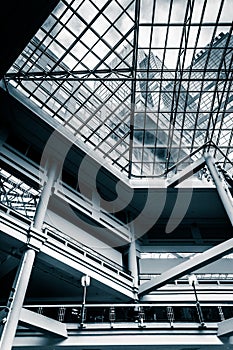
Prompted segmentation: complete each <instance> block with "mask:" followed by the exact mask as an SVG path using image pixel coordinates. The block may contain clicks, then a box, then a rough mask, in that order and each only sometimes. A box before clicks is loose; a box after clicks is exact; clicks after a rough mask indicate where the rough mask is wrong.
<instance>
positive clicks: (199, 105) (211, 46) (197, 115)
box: [191, 0, 224, 152]
mask: <svg viewBox="0 0 233 350" xmlns="http://www.w3.org/2000/svg"><path fill="white" fill-rule="evenodd" d="M223 3H224V0H222V2H221V6H220V8H219V12H218V16H217V19H218V21H217V23H218V22H219V18H220V9H221V8H222V6H223ZM201 27H203V23H202V24H201ZM216 31H217V25H216V23H215V25H214V30H213V33H212V39H211V41H210V44H209V51H208V52H207V57H206V61H205V65H204V67H203V75H202V80H199V81H201V86H200V92H199V99H198V106H197V114H196V122H195V131H194V134H193V141H194V140H195V133H196V130H197V126H198V117H199V113H200V112H199V110H200V107H201V98H202V94H203V93H204V90H203V89H204V82H205V81H206V79H205V74H206V72H207V67H208V64H209V59H210V55H211V52H212V49H213V45H214V39H215V35H216ZM205 140H207V139H205ZM204 143H205V141H204ZM192 146H193V145H191V150H192ZM204 151H205V150H203V152H204Z"/></svg>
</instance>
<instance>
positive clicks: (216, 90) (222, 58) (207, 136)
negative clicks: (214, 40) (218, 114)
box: [205, 27, 233, 141]
mask: <svg viewBox="0 0 233 350" xmlns="http://www.w3.org/2000/svg"><path fill="white" fill-rule="evenodd" d="M232 29H233V27H232V28H231V31H230V33H232ZM230 33H229V36H228V40H227V41H226V44H225V50H224V52H223V54H222V57H221V61H220V64H219V67H218V73H217V82H216V85H215V89H214V95H213V99H212V103H211V107H210V110H211V112H210V118H209V122H208V125H207V133H206V137H205V141H206V140H207V138H209V128H210V123H211V122H212V123H213V125H214V121H213V117H212V111H213V108H214V104H215V97H216V95H217V92H218V83H219V77H220V74H221V73H220V67H222V64H223V61H224V56H225V53H226V51H227V47H228V45H227V44H228V43H229V41H230ZM223 95H224V94H222V97H223ZM211 136H212V135H211ZM211 136H210V140H211Z"/></svg>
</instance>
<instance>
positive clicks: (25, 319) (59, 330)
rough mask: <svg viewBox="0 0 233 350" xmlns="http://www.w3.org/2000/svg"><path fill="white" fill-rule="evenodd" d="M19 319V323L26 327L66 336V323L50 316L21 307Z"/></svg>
mask: <svg viewBox="0 0 233 350" xmlns="http://www.w3.org/2000/svg"><path fill="white" fill-rule="evenodd" d="M19 320H20V323H22V324H23V325H25V326H26V327H28V328H31V327H32V328H37V329H39V330H42V331H45V332H49V333H53V334H55V335H59V336H61V337H63V338H67V330H66V324H65V323H61V322H59V321H56V320H53V319H52V318H49V317H46V316H43V315H40V314H37V313H36V312H33V311H30V310H27V309H25V308H22V310H21V313H20V318H19Z"/></svg>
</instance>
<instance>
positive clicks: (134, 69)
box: [128, 0, 140, 178]
mask: <svg viewBox="0 0 233 350" xmlns="http://www.w3.org/2000/svg"><path fill="white" fill-rule="evenodd" d="M134 15H135V18H134V39H133V42H134V45H133V46H134V51H133V59H132V84H131V112H130V140H129V172H128V177H129V178H131V176H132V155H133V137H134V114H135V113H134V112H135V102H136V84H137V58H138V36H139V22H140V20H139V19H140V0H135V12H134Z"/></svg>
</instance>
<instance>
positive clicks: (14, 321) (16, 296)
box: [0, 249, 35, 350]
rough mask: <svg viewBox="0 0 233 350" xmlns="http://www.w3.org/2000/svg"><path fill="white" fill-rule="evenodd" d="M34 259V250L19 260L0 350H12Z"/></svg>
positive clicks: (7, 307) (3, 327) (0, 341)
mask: <svg viewBox="0 0 233 350" xmlns="http://www.w3.org/2000/svg"><path fill="white" fill-rule="evenodd" d="M34 258H35V250H33V249H28V250H27V251H25V252H24V254H23V257H22V259H21V262H20V266H19V268H18V271H17V274H16V276H15V280H14V283H13V286H12V288H11V292H10V296H9V299H8V302H7V306H6V319H5V323H4V324H3V325H2V330H1V331H2V332H1V339H0V349H1V350H10V349H11V348H12V344H13V340H14V337H15V332H16V329H17V325H18V320H19V317H20V312H21V308H22V305H23V301H24V297H25V294H26V290H27V286H28V282H29V278H30V275H31V269H32V266H33V262H34Z"/></svg>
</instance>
